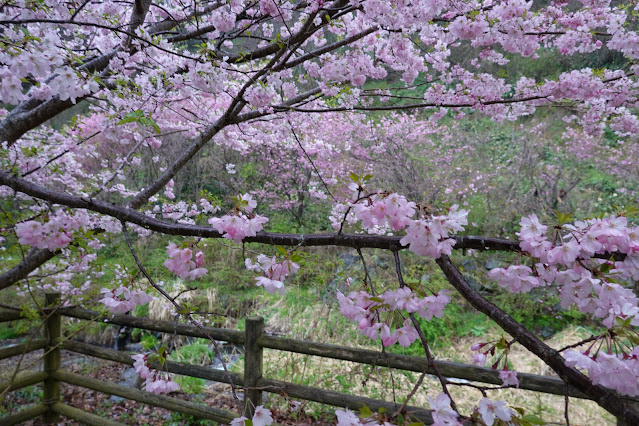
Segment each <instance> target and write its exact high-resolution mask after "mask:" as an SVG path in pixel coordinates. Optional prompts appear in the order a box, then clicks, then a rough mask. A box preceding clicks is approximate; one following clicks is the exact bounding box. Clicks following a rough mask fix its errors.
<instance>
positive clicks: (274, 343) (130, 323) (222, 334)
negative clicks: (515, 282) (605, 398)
mask: <svg viewBox="0 0 639 426" xmlns="http://www.w3.org/2000/svg"><path fill="white" fill-rule="evenodd" d="M46 299H47V304H48V305H49V306H50V305H57V304H59V296H58V295H56V294H47V297H46ZM44 315H45V319H46V330H47V336H46V339H34V340H32V341H30V342H27V343H23V344H19V345H14V346H10V347H7V348H1V349H0V360H2V359H6V358H9V357H13V356H18V355H23V354H26V353H29V352H33V351H37V350H42V349H44V350H45V354H44V365H45V368H44V370H45V371H41V372H36V373H29V374H22V375H19V376H17V377H16V378H14V379H13V380H12V381H10V382H6V383H0V392H3V391H5V392H8V391H13V390H17V389H21V388H24V387H26V386H31V385H34V384H38V383H44V398H43V401H42V403H40V404H37V405H35V406H32V407H28V408H25V409H22V410H21V411H19V412H18V413H15V414H12V415H9V416H5V417H1V418H0V424H2V425H5V424H6V425H13V424H18V423H21V422H24V421H26V420H28V419H32V418H34V417H37V416H41V415H44V418H45V421H48V422H56V421H57V419H58V418H59V417H58V416H64V417H67V418H70V419H74V420H77V421H80V422H83V423H86V424H92V425H121V424H122V423H118V422H116V421H113V420H109V419H105V418H103V417H99V416H96V415H95V414H91V413H87V412H85V411H82V410H79V409H77V408H74V407H71V406H69V405H66V404H63V403H62V402H61V401H60V383H67V384H69V385H72V386H79V387H82V388H86V389H91V390H94V391H98V392H102V393H105V394H109V395H117V396H120V397H122V398H126V399H129V400H133V401H138V402H141V403H144V404H149V405H152V406H155V407H161V408H165V409H167V410H169V411H172V412H179V413H182V414H186V415H190V416H194V417H197V418H201V419H208V420H213V421H216V422H220V423H229V422H230V421H231V420H233V419H234V418H236V417H238V416H239V414H238V413H235V412H233V411H229V410H226V409H222V408H213V407H208V406H206V405H204V404H200V403H194V402H190V401H185V400H182V399H179V398H174V397H170V396H166V395H157V394H154V393H150V392H146V391H143V390H140V389H137V388H131V387H126V386H122V385H117V384H113V383H108V382H105V381H101V380H97V379H92V378H88V377H85V376H81V375H78V374H74V373H71V372H67V371H64V370H61V369H60V350H61V349H65V350H68V351H71V352H75V353H79V354H83V355H88V356H92V357H97V358H101V359H105V360H109V361H115V362H118V363H122V364H125V365H133V364H134V360H133V358H131V354H129V353H127V352H123V351H117V350H114V349H108V348H103V347H100V346H96V345H92V344H87V343H82V342H78V341H73V340H69V339H64V338H63V337H62V332H61V317H62V316H67V317H70V318H76V319H81V320H87V321H97V322H103V323H107V324H114V325H119V326H127V327H132V328H138V329H143V330H148V331H156V332H163V333H168V334H173V335H181V336H189V337H199V338H213V339H215V340H219V341H225V342H229V343H233V344H238V345H244V355H245V361H244V364H245V365H244V373H243V374H241V373H236V372H224V371H221V370H215V369H211V368H207V367H202V366H197V365H191V364H186V363H181V362H173V361H165V362H163V363H162V364H161V365H160V363H159V362H157V361H155V362H150V367H151V368H157V369H162V370H163V371H167V372H169V373H174V374H180V375H183V376H190V377H196V378H201V379H205V380H210V381H215V382H221V383H232V384H233V385H236V386H238V387H240V388H243V390H244V392H245V395H244V396H245V400H246V402H245V406H244V409H245V415H247V416H248V417H249V418H250V417H251V414H252V410H253V409H254V407H255V406H257V405H261V402H262V401H261V398H262V392H268V393H274V394H279V395H286V396H288V397H293V398H297V399H303V400H307V401H313V402H318V403H322V404H328V405H332V406H336V407H346V408H349V409H352V410H358V409H360V408H363V407H367V408H369V409H371V410H373V411H378V410H379V409H385V410H386V412H387V413H389V414H393V413H396V412H397V410H398V409H400V408H401V407H402V406H401V404H398V403H393V402H387V401H382V400H378V399H372V398H367V397H360V396H355V395H349V394H345V393H340V392H335V391H328V390H325V389H320V388H315V387H312V386H305V385H298V384H295V383H288V382H285V381H280V380H274V379H269V378H266V377H262V370H263V357H262V351H263V349H274V350H279V351H285V352H292V353H298V354H304V355H311V356H318V357H324V358H330V359H337V360H342V361H349V362H355V363H360V364H367V365H372V366H378V367H382V368H392V369H397V370H404V371H413V372H420V373H422V372H426V373H429V374H434V371H433V369H432V368H431V366H430V365H429V363H428V361H427V360H426V359H423V358H418V357H410V356H405V355H395V354H388V353H383V352H377V351H372V350H367V349H357V348H350V347H344V346H337V345H330V344H324V343H315V342H307V341H301V340H295V339H290V338H285V337H276V336H270V335H267V334H266V333H264V320H263V319H262V318H258V317H249V318H247V319H246V330H245V331H244V332H242V331H237V330H228V329H222V328H213V327H204V333H203V332H202V331H201V330H200V329H199V328H198V327H196V326H193V325H184V324H176V323H173V322H170V321H155V320H151V319H148V318H140V317H134V316H130V315H111V314H104V313H101V312H97V311H92V310H89V309H84V308H77V307H72V308H60V307H59V306H58V307H49V308H46V309H45V311H44ZM18 319H21V318H20V314H19V313H18V312H0V322H5V321H14V320H18ZM434 364H435V366H436V368H437V369H438V370H439V372H440V373H441V374H442V375H443V376H444V377H447V378H456V379H465V380H468V381H473V382H480V383H487V384H495V385H501V384H502V381H501V379H500V378H499V372H498V371H495V370H492V369H490V368H485V367H479V366H476V365H468V364H460V363H454V362H447V361H435V362H434ZM518 379H519V388H520V389H524V390H531V391H537V392H542V393H547V394H555V395H561V396H570V397H576V398H584V399H588V397H587V396H585V395H584V394H583V393H581V392H579V391H578V390H576V389H575V388H573V387H571V386H567V385H566V384H565V383H564V382H563V381H562V380H561V379H558V378H555V377H548V376H541V375H536V374H528V373H518ZM625 399H626V400H628V401H630V402H633V403H637V402H639V400H637V399H633V398H625ZM402 413H403V414H405V415H409V416H410V418H412V419H415V420H419V421H422V422H424V423H426V424H430V423H432V422H433V419H432V415H431V411H430V410H428V409H424V408H421V407H412V406H406V407H404V408H403V411H402Z"/></svg>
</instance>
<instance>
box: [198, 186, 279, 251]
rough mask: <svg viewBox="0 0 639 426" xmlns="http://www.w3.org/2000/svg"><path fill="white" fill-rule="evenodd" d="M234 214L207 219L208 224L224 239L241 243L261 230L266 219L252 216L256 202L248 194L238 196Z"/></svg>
mask: <svg viewBox="0 0 639 426" xmlns="http://www.w3.org/2000/svg"><path fill="white" fill-rule="evenodd" d="M236 201H237V206H236V208H235V214H233V215H225V216H222V217H213V218H211V219H209V224H211V225H212V226H213V228H215V230H216V231H218V232H219V233H220V234H223V235H222V236H223V237H224V238H227V239H229V240H233V241H235V242H236V243H241V242H242V240H243V239H244V238H245V237H254V236H255V235H256V234H257V233H258V232H260V231H261V230H262V225H264V224H265V223H266V222H268V218H266V217H264V216H260V215H256V214H252V212H253V209H255V207H257V201H255V200H254V199H253V197H252V196H251V195H250V194H244V195H240V196H239V197H238V198H237V199H236Z"/></svg>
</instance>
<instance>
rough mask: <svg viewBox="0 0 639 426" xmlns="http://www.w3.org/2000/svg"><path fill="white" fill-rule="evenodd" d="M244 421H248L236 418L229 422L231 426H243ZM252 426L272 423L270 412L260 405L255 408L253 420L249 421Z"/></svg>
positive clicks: (245, 418) (264, 425)
mask: <svg viewBox="0 0 639 426" xmlns="http://www.w3.org/2000/svg"><path fill="white" fill-rule="evenodd" d="M245 420H248V418H247V417H244V416H242V417H237V418H235V419H233V421H232V422H231V424H232V425H245V424H246V422H245ZM251 422H252V425H253V426H267V425H270V424H272V423H273V417H272V413H271V411H270V410H268V409H266V408H264V407H263V406H261V405H258V406H257V407H255V414H253V418H252V419H251Z"/></svg>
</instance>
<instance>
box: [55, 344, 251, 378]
mask: <svg viewBox="0 0 639 426" xmlns="http://www.w3.org/2000/svg"><path fill="white" fill-rule="evenodd" d="M62 347H63V348H64V349H66V350H68V351H72V352H77V353H81V354H84V355H90V356H94V357H96V358H101V359H106V360H109V361H115V362H120V363H122V364H128V365H133V363H134V360H133V358H131V355H130V354H128V353H126V352H122V351H116V350H113V349H106V348H101V347H99V346H95V345H90V344H88V343H80V342H74V341H72V340H67V341H65V342H64V343H63V345H62ZM150 366H151V367H152V368H162V370H164V371H168V372H169V373H175V374H182V375H184V376H190V377H198V378H200V379H206V380H212V381H214V382H221V383H228V377H227V374H226V373H224V372H223V371H220V370H214V369H212V368H208V367H201V366H198V365H191V364H185V363H182V362H173V361H166V362H165V363H164V365H163V366H160V365H159V364H157V363H155V362H151V363H150ZM229 375H230V376H231V380H233V383H235V384H237V385H240V386H241V385H242V384H243V383H244V378H243V377H242V375H241V374H238V373H229Z"/></svg>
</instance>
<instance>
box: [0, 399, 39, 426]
mask: <svg viewBox="0 0 639 426" xmlns="http://www.w3.org/2000/svg"><path fill="white" fill-rule="evenodd" d="M48 409H49V407H47V406H46V405H45V404H38V405H36V406H33V407H29V408H24V409H22V410H20V411H18V412H17V413H15V414H10V415H8V416H4V417H0V424H1V425H3V426H12V425H17V424H20V423H22V422H25V421H27V420H29V419H32V418H34V417H38V416H40V415H42V414H44V413H46V412H47V410H48Z"/></svg>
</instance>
